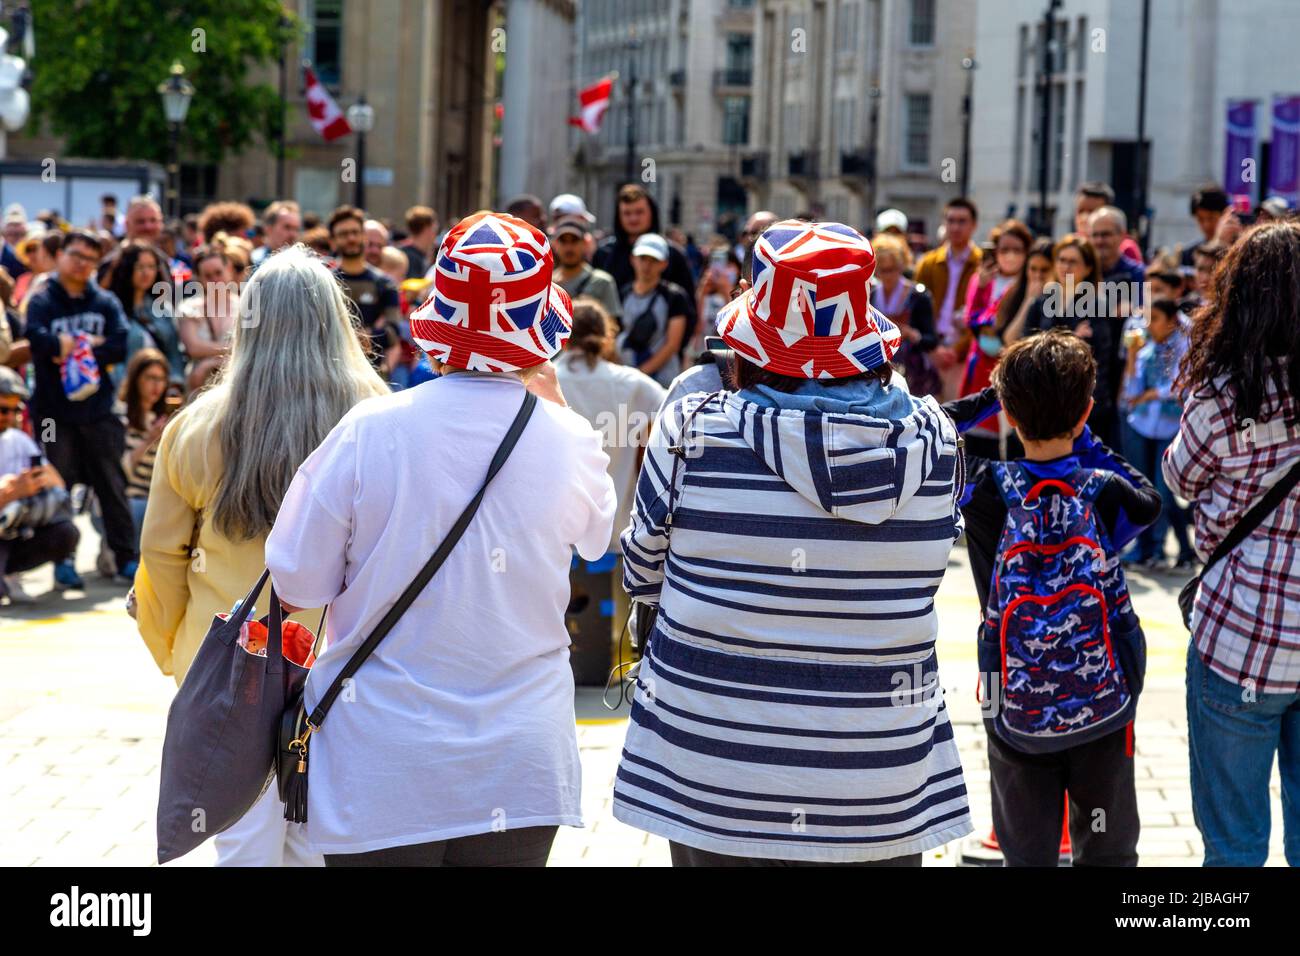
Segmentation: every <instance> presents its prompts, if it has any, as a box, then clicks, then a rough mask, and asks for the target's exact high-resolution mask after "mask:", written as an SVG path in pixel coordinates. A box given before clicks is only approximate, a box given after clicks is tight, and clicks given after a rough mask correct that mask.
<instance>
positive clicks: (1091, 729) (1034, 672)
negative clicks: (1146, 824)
mask: <svg viewBox="0 0 1300 956" xmlns="http://www.w3.org/2000/svg"><path fill="white" fill-rule="evenodd" d="M990 467H991V468H992V470H993V475H994V478H995V479H996V481H997V485H998V490H999V492H1000V493H1001V495H1002V499H1003V501H1005V502H1006V505H1007V521H1006V526H1005V528H1004V529H1003V532H1002V539H1001V542H1000V543H999V547H998V556H997V560H996V561H995V563H994V568H993V582H992V587H991V588H990V590H989V606H988V608H987V609H986V611H985V615H984V624H983V626H982V631H981V635H980V642H979V658H980V671H981V676H982V681H981V682H982V684H984V686H985V687H986V688H987V690H988V691H989V694H988V697H989V700H988V702H987V704H986V707H987V708H988V709H987V710H986V711H985V715H986V718H989V719H991V721H992V724H993V730H994V732H995V733H997V735H998V736H999V737H1000V738H1001V739H1002V740H1004V741H1006V742H1007V743H1008V744H1010V745H1011V746H1012V747H1014V748H1015V749H1017V750H1020V751H1022V752H1024V753H1050V752H1053V751H1058V750H1064V749H1066V748H1067V747H1075V746H1078V745H1079V744H1082V743H1086V742H1087V741H1089V740H1095V739H1097V738H1098V737H1102V736H1105V735H1107V734H1110V733H1113V732H1115V731H1117V730H1119V729H1121V728H1124V727H1126V725H1128V727H1127V729H1128V730H1129V732H1130V733H1131V730H1132V726H1131V722H1132V720H1133V717H1134V715H1135V713H1136V710H1137V696H1138V694H1139V693H1140V692H1141V689H1142V679H1143V671H1144V669H1145V666H1146V641H1145V639H1144V637H1143V635H1142V629H1141V626H1140V625H1139V623H1138V619H1137V615H1136V614H1134V613H1133V605H1132V601H1131V600H1130V599H1129V593H1128V585H1127V584H1126V583H1125V580H1124V571H1123V569H1122V568H1121V566H1120V561H1119V557H1118V555H1116V553H1115V551H1114V549H1113V548H1112V547H1111V544H1110V541H1109V539H1108V537H1107V534H1106V530H1105V528H1104V526H1103V525H1102V523H1101V522H1100V520H1099V519H1098V517H1097V514H1096V507H1095V503H1096V498H1097V493H1098V492H1099V491H1100V490H1101V488H1102V485H1103V484H1104V482H1105V481H1106V480H1107V478H1108V477H1109V473H1108V472H1104V471H1093V470H1091V469H1079V470H1077V471H1075V472H1074V473H1073V474H1072V475H1070V476H1068V477H1066V478H1064V479H1055V478H1049V479H1045V480H1037V479H1036V477H1035V476H1034V475H1033V474H1032V473H1030V472H1029V471H1028V470H1026V469H1025V468H1024V467H1023V466H1022V465H1020V464H1018V463H1016V462H993V463H991V465H990ZM999 692H1000V693H999ZM1129 741H1130V752H1131V737H1130V738H1129Z"/></svg>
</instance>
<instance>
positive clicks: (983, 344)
mask: <svg viewBox="0 0 1300 956" xmlns="http://www.w3.org/2000/svg"><path fill="white" fill-rule="evenodd" d="M979 345H980V351H981V352H983V353H984V354H985V355H987V356H989V357H990V358H992V357H993V356H995V355H997V354H998V353H999V352H1001V351H1002V340H1001V339H1000V338H998V337H997V336H996V335H981V336H980V337H979Z"/></svg>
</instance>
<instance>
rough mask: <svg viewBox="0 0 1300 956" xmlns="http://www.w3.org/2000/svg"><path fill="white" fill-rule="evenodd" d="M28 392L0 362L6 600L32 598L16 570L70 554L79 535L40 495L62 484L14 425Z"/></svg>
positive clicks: (0, 585)
mask: <svg viewBox="0 0 1300 956" xmlns="http://www.w3.org/2000/svg"><path fill="white" fill-rule="evenodd" d="M0 321H3V319H0ZM29 397H30V396H29V394H28V391H27V385H26V384H25V383H24V382H23V380H22V377H21V376H20V375H19V374H18V373H17V372H15V371H14V370H13V369H9V368H5V367H3V366H0V598H8V600H9V602H10V603H12V604H30V603H32V602H33V601H34V600H35V599H34V598H33V597H32V596H31V595H30V594H28V593H27V592H26V591H24V590H23V586H22V581H21V579H20V578H19V574H20V573H21V572H23V571H30V570H32V569H33V568H38V567H40V566H41V565H43V564H47V563H49V562H55V563H56V564H57V563H59V562H62V561H64V560H66V559H67V558H70V557H71V556H72V554H73V553H74V552H75V551H76V549H77V539H78V538H79V537H80V534H79V532H78V531H77V528H76V525H74V524H73V523H72V514H71V512H70V511H69V510H67V509H66V508H64V507H62V506H60V505H59V504H58V503H57V500H56V499H55V498H53V497H52V496H51V495H47V494H45V492H46V491H47V490H50V489H55V488H65V485H64V482H63V478H62V477H61V476H60V475H59V472H58V470H57V469H55V467H54V466H53V465H51V464H50V463H49V461H48V460H47V459H46V458H45V456H44V455H43V454H42V453H41V449H40V448H39V447H38V446H37V444H36V442H34V441H33V440H32V439H31V438H29V437H28V436H27V433H26V432H24V431H23V430H22V429H21V428H19V427H18V416H19V414H20V413H21V412H22V407H23V403H24V402H25V401H26V400H27V399H28V398H29ZM51 494H53V493H51ZM60 494H61V493H60Z"/></svg>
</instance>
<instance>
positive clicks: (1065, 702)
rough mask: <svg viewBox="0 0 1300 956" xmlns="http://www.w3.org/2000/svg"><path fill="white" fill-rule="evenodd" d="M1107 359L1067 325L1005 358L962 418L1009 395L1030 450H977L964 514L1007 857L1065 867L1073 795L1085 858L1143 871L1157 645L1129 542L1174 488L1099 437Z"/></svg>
mask: <svg viewBox="0 0 1300 956" xmlns="http://www.w3.org/2000/svg"><path fill="white" fill-rule="evenodd" d="M1096 375H1097V367H1096V362H1095V360H1094V358H1093V355H1092V350H1091V349H1090V348H1089V347H1088V344H1087V343H1086V342H1084V341H1083V340H1082V339H1080V338H1078V337H1077V336H1075V335H1074V334H1073V333H1070V332H1067V331H1065V330H1053V331H1051V332H1046V333H1043V334H1040V335H1035V336H1032V337H1030V338H1027V339H1024V340H1022V341H1020V342H1017V343H1016V344H1015V345H1013V346H1012V347H1010V348H1009V349H1007V351H1006V352H1004V353H1003V355H1002V357H1001V359H1000V361H999V363H998V366H997V368H996V369H995V370H994V372H993V380H992V381H993V384H992V386H990V387H989V388H987V389H985V390H984V391H982V392H980V393H977V394H975V395H972V396H969V397H968V398H965V399H961V400H959V401H956V402H950V403H948V404H947V405H945V406H944V408H945V410H946V411H948V413H949V414H950V415H951V416H952V418H953V419H954V421H956V422H957V425H958V428H959V429H961V430H964V429H965V428H969V427H970V426H971V425H974V424H976V423H978V422H979V421H981V420H982V419H984V418H985V417H987V416H988V415H990V414H992V413H994V412H996V411H997V409H998V406H999V403H1000V404H1001V407H1002V409H1003V410H1004V411H1005V412H1006V414H1007V417H1008V419H1009V420H1010V421H1011V424H1012V426H1013V427H1014V428H1015V429H1016V432H1017V434H1018V435H1019V437H1020V440H1021V441H1022V442H1023V443H1024V447H1025V457H1024V458H1023V459H1019V460H1016V461H1007V462H1002V461H989V460H986V459H982V458H976V457H970V458H968V459H967V474H966V488H965V493H964V495H963V498H962V502H961V507H962V513H963V515H964V516H965V519H966V536H967V545H968V551H969V555H970V563H971V570H972V572H973V573H974V575H975V585H976V589H977V591H978V592H979V596H980V601H981V606H982V607H983V608H984V620H983V623H982V624H981V629H980V636H979V645H978V649H979V666H980V677H981V690H982V692H983V693H982V698H983V703H984V708H985V710H984V713H985V721H984V723H985V728H986V730H987V731H988V738H989V744H988V746H989V772H990V777H991V784H992V802H993V829H994V832H995V833H996V834H997V838H998V842H999V844H1000V846H1001V848H1002V852H1003V857H1004V859H1005V861H1006V864H1007V865H1008V866H1056V865H1057V854H1058V848H1059V843H1060V836H1061V826H1062V823H1061V815H1062V812H1063V805H1064V800H1063V797H1064V795H1065V793H1066V792H1067V791H1068V792H1069V797H1070V836H1071V842H1072V844H1073V848H1074V862H1075V865H1077V866H1136V865H1137V839H1138V829H1139V824H1138V809H1137V790H1136V786H1135V783H1134V772H1133V759H1132V758H1133V719H1134V716H1135V714H1136V710H1137V698H1138V694H1139V693H1140V692H1141V690H1142V680H1143V676H1144V671H1145V667H1146V643H1145V639H1144V637H1143V635H1142V629H1141V625H1140V624H1139V622H1138V619H1137V615H1136V614H1135V613H1134V612H1133V606H1132V602H1131V601H1130V600H1129V594H1128V587H1127V585H1126V583H1125V580H1124V571H1123V568H1122V565H1121V563H1120V560H1119V553H1120V548H1121V547H1122V546H1123V545H1124V543H1126V542H1127V541H1129V540H1132V538H1133V537H1134V536H1135V535H1136V534H1137V533H1138V531H1139V530H1140V529H1141V528H1142V527H1144V526H1146V525H1148V524H1150V523H1151V522H1153V521H1155V519H1156V518H1157V517H1158V515H1159V514H1160V495H1159V493H1158V492H1157V491H1156V489H1155V488H1154V487H1152V485H1151V482H1149V481H1148V480H1147V479H1146V478H1145V477H1144V476H1143V475H1142V474H1141V473H1140V472H1138V471H1137V470H1136V469H1135V468H1133V467H1132V466H1131V465H1129V464H1128V462H1126V461H1124V459H1123V458H1121V457H1119V456H1118V455H1116V454H1115V453H1114V452H1112V451H1111V450H1110V449H1109V448H1107V447H1106V446H1105V445H1103V444H1102V443H1100V442H1099V441H1097V440H1096V439H1095V438H1093V437H1092V435H1091V433H1090V432H1089V430H1088V429H1087V427H1086V425H1085V422H1086V421H1087V419H1088V415H1089V413H1090V412H1091V411H1092V393H1093V387H1094V383H1095V381H1096Z"/></svg>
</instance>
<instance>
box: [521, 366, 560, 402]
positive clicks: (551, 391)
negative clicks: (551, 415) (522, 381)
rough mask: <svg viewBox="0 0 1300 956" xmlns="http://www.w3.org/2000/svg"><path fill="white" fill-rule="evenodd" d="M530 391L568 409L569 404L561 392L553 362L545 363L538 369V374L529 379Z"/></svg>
mask: <svg viewBox="0 0 1300 956" xmlns="http://www.w3.org/2000/svg"><path fill="white" fill-rule="evenodd" d="M528 391H530V392H532V393H533V394H534V395H536V396H537V397H538V398H544V399H546V400H547V401H548V402H554V403H555V404H556V405H564V406H566V407H567V406H568V404H569V403H568V402H566V401H565V400H564V393H563V392H562V391H560V381H559V379H557V378H556V377H555V364H554V363H553V362H543V363H542V364H541V366H539V367H538V370H537V372H536V374H534V375H533V376H532V377H531V378H529V379H528Z"/></svg>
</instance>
